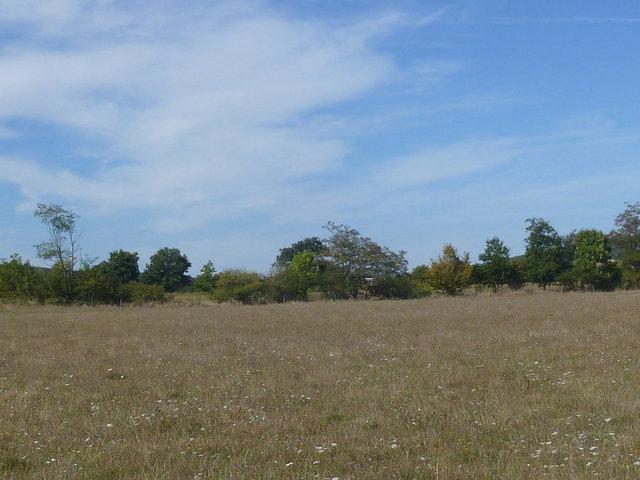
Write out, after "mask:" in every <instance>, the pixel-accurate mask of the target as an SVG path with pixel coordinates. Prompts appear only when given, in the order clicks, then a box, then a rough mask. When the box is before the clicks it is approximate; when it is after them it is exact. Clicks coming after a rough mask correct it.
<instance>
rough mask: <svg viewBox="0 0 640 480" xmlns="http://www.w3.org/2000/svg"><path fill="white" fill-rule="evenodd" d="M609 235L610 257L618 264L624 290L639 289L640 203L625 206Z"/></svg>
mask: <svg viewBox="0 0 640 480" xmlns="http://www.w3.org/2000/svg"><path fill="white" fill-rule="evenodd" d="M615 225H616V227H617V228H616V229H615V230H612V231H611V233H610V234H609V238H610V240H611V246H612V256H613V258H615V259H616V260H618V261H619V262H620V267H621V268H622V278H623V285H624V287H625V288H638V287H640V203H631V204H627V205H626V208H625V210H624V211H623V212H622V213H620V214H619V215H618V216H617V217H616V220H615Z"/></svg>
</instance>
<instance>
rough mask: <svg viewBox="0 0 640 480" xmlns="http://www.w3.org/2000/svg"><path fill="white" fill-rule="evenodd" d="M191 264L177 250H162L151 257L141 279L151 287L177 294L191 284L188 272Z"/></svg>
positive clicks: (166, 248)
mask: <svg viewBox="0 0 640 480" xmlns="http://www.w3.org/2000/svg"><path fill="white" fill-rule="evenodd" d="M189 267H191V262H189V259H188V258H187V256H186V255H183V254H182V253H180V250H178V249H177V248H168V247H165V248H161V249H160V250H158V251H157V252H156V253H154V254H153V255H151V258H150V260H149V263H148V264H147V268H146V269H145V271H144V272H143V273H142V276H141V277H140V279H141V280H142V282H143V283H146V284H149V285H161V286H162V287H163V288H164V289H165V290H166V291H167V292H175V291H176V290H178V289H179V288H180V287H183V286H185V285H187V284H188V283H189V277H188V276H187V271H188V270H189Z"/></svg>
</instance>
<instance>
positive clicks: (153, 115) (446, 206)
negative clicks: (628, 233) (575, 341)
mask: <svg viewBox="0 0 640 480" xmlns="http://www.w3.org/2000/svg"><path fill="white" fill-rule="evenodd" d="M638 45H640V2H637V0H628V1H625V0H616V1H615V2H603V1H601V0H566V1H563V2H557V1H555V0H540V1H536V2H531V1H528V0H515V1H514V0H482V1H479V0H476V1H473V0H460V1H453V2H447V1H433V2H432V1H427V0H422V1H416V0H395V1H379V0H366V1H364V0H282V1H275V0H274V1H267V0H264V1H259V0H256V1H244V0H233V1H225V0H218V1H215V2H212V1H205V0H180V1H178V0H173V1H169V0H153V1H151V0H147V1H141V0H127V1H124V0H40V1H37V0H0V257H4V258H6V257H8V256H9V255H10V254H11V253H18V254H20V255H22V256H23V257H24V258H26V259H30V260H31V261H32V262H33V263H35V264H41V262H40V261H39V260H38V259H36V258H35V252H34V248H33V245H34V244H36V243H38V242H40V241H42V240H44V239H45V238H46V235H47V234H46V230H45V228H44V226H43V225H41V224H39V223H38V221H37V219H35V218H34V217H33V210H34V207H35V205H36V204H37V203H38V202H45V203H58V204H61V205H63V206H65V207H66V208H69V209H73V210H75V211H76V212H77V213H78V214H79V215H80V221H79V226H80V230H81V232H82V244H83V247H84V253H85V255H86V256H87V258H90V259H95V260H96V261H99V260H102V259H104V258H106V257H108V254H109V252H110V251H112V250H115V249H118V248H123V249H127V250H132V251H137V252H139V253H140V256H141V264H142V265H141V266H142V267H144V264H145V263H146V261H147V260H148V257H149V255H150V254H152V253H153V252H154V251H156V250H157V249H158V248H161V247H165V246H171V247H178V248H180V249H181V250H183V251H184V252H185V253H186V254H187V255H188V256H189V258H190V259H191V262H192V264H193V269H192V270H193V271H194V272H197V271H198V270H199V268H200V266H201V265H202V264H203V263H204V262H206V261H207V260H209V259H211V260H212V261H213V262H214V264H215V265H216V267H217V268H218V269H224V268H230V267H241V268H247V269H256V270H259V271H265V272H266V271H267V270H268V269H269V266H270V265H271V263H272V262H273V259H274V258H275V256H276V255H277V253H278V250H279V249H280V248H282V247H284V246H287V245H289V244H291V243H292V242H294V241H297V240H299V239H301V238H304V237H306V236H311V235H317V236H320V237H323V236H325V233H326V232H325V231H324V230H323V228H322V226H323V225H324V224H326V222H327V221H329V220H331V221H334V222H337V223H343V224H347V225H350V226H352V227H354V228H356V229H357V230H359V231H360V232H361V233H362V234H364V235H367V236H370V237H372V238H373V239H374V240H376V241H378V242H379V243H381V244H383V245H387V246H389V247H390V248H392V249H394V250H400V249H404V250H407V251H408V254H407V258H408V260H409V264H410V266H415V265H418V264H421V263H426V262H428V261H429V260H430V259H431V258H435V257H436V256H437V255H438V253H439V251H440V250H441V247H442V245H443V244H444V243H446V242H451V243H453V244H454V245H455V246H456V247H457V248H458V249H459V250H461V251H468V252H469V253H470V254H471V257H472V259H474V260H476V259H477V255H478V254H479V253H480V252H481V251H482V249H483V247H484V241H485V240H486V239H487V238H490V237H493V236H498V237H500V238H501V239H502V240H504V241H505V242H506V244H507V245H508V246H509V247H510V248H511V251H512V254H514V255H516V254H519V253H522V251H523V249H524V237H525V231H524V228H525V219H526V218H528V217H544V218H546V219H548V220H549V221H550V222H551V223H552V224H553V225H554V226H555V227H556V229H557V230H558V231H559V232H560V233H568V232H570V231H572V230H574V229H579V228H587V227H588V228H599V229H602V230H604V231H608V230H610V229H611V228H612V227H613V219H614V218H615V215H616V214H617V213H619V212H620V211H622V210H623V209H624V206H625V202H638V201H640V189H639V188H638V185H639V183H640V182H639V181H640V156H639V152H640V149H639V147H640V108H638V105H640V88H638V85H640V48H638Z"/></svg>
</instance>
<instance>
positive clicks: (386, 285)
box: [369, 275, 416, 299]
mask: <svg viewBox="0 0 640 480" xmlns="http://www.w3.org/2000/svg"><path fill="white" fill-rule="evenodd" d="M369 293H371V295H373V296H376V297H382V298H403V299H404V298H415V296H416V295H415V292H414V289H413V284H412V282H411V277H410V276H409V275H401V276H397V277H379V278H374V279H373V281H372V282H371V286H370V287H369Z"/></svg>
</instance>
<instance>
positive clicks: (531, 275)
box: [524, 218, 564, 288]
mask: <svg viewBox="0 0 640 480" xmlns="http://www.w3.org/2000/svg"><path fill="white" fill-rule="evenodd" d="M527 223H528V225H527V232H528V234H529V235H528V236H527V239H526V249H525V254H524V267H525V272H526V279H527V280H528V281H530V282H532V283H537V284H538V285H540V286H541V287H542V288H546V287H547V285H550V284H551V283H553V282H554V281H555V280H556V277H557V276H558V274H559V273H560V272H561V271H562V270H563V253H564V252H563V246H562V238H561V237H560V236H559V235H558V232H556V230H555V229H554V228H553V227H552V226H551V225H550V224H549V222H547V221H546V220H544V219H542V218H529V219H527Z"/></svg>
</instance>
